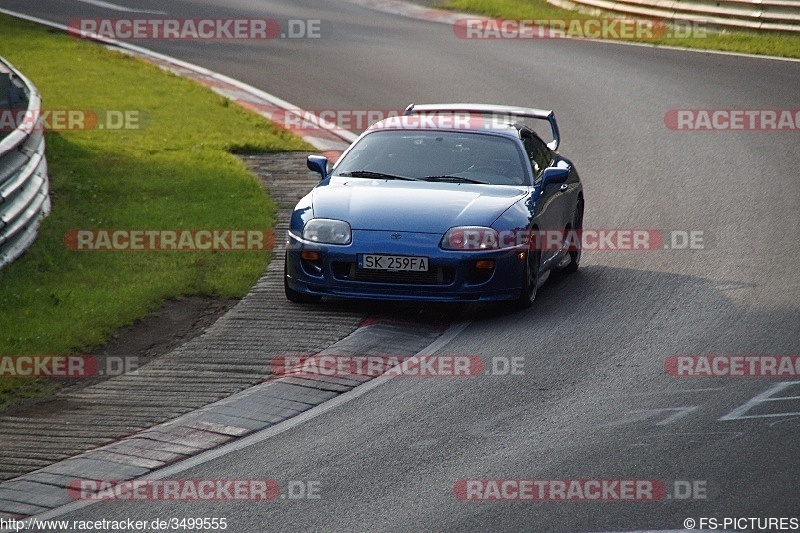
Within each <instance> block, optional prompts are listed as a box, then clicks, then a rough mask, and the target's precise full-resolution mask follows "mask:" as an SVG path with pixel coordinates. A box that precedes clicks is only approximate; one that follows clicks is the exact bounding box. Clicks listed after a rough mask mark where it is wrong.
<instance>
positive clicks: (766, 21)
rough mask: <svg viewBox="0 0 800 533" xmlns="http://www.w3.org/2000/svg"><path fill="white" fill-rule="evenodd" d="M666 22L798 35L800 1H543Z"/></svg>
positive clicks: (560, 5) (567, 6) (569, 7)
mask: <svg viewBox="0 0 800 533" xmlns="http://www.w3.org/2000/svg"><path fill="white" fill-rule="evenodd" d="M547 1H548V2H549V3H551V4H553V5H556V6H558V7H564V8H567V9H575V8H576V7H584V6H585V7H589V8H595V9H601V10H605V11H614V12H617V13H625V14H629V15H636V16H640V17H651V18H657V19H663V20H666V21H688V22H692V23H696V24H707V25H711V26H718V27H723V28H739V29H751V30H774V31H789V32H800V0H547Z"/></svg>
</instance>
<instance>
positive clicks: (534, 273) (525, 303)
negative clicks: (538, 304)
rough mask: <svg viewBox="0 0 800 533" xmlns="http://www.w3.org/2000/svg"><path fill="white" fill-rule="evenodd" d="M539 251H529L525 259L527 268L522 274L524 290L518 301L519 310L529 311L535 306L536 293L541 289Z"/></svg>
mask: <svg viewBox="0 0 800 533" xmlns="http://www.w3.org/2000/svg"><path fill="white" fill-rule="evenodd" d="M540 253H541V252H539V250H536V251H533V252H531V251H529V252H528V256H527V257H526V258H525V268H523V272H522V290H521V291H520V294H519V299H518V300H517V307H518V308H519V309H527V308H529V307H530V306H531V305H533V301H534V300H535V299H536V291H537V289H538V287H539V262H540V255H539V254H540Z"/></svg>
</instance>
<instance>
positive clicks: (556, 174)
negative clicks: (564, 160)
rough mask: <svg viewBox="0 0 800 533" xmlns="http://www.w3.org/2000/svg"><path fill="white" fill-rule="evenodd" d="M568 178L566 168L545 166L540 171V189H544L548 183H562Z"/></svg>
mask: <svg viewBox="0 0 800 533" xmlns="http://www.w3.org/2000/svg"><path fill="white" fill-rule="evenodd" d="M568 178H569V169H568V168H554V167H550V168H546V169H544V172H543V173H542V191H546V190H547V188H548V187H549V186H550V185H558V184H559V183H564V182H565V181H567V179H568Z"/></svg>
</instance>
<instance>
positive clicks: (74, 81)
mask: <svg viewBox="0 0 800 533" xmlns="http://www.w3.org/2000/svg"><path fill="white" fill-rule="evenodd" d="M0 35H2V36H3V37H2V50H0V55H3V56H4V57H5V58H6V59H7V60H9V61H10V62H11V63H12V64H14V66H15V67H17V68H18V69H19V70H20V71H21V72H23V73H24V74H25V75H26V76H27V77H28V78H29V79H31V81H33V83H34V84H35V85H36V86H37V87H38V89H39V91H40V92H41V93H42V97H43V107H44V108H45V109H99V110H102V109H106V110H116V109H132V110H140V111H141V112H142V113H145V114H146V115H147V116H148V118H149V120H148V123H147V125H146V127H145V128H143V129H140V130H121V131H108V130H89V131H58V132H56V131H50V132H47V133H46V142H47V159H48V163H49V167H50V171H49V175H50V179H51V196H52V200H53V212H52V214H51V215H50V216H49V217H48V218H46V219H45V220H44V222H43V223H42V226H41V228H40V234H39V238H38V240H37V241H36V242H35V244H34V245H33V246H32V247H31V248H30V249H29V250H28V252H27V253H26V254H24V255H23V256H22V257H21V258H20V259H18V260H17V261H16V262H14V263H12V264H11V265H9V266H7V267H5V268H4V269H2V270H0V309H2V312H0V355H17V354H20V355H21V354H68V353H85V352H86V351H88V350H91V349H92V348H94V347H96V346H98V345H100V344H102V343H103V342H104V341H106V340H107V339H108V338H109V336H110V335H111V334H112V333H113V332H114V331H115V330H117V329H118V328H120V327H122V326H125V325H128V324H131V323H132V322H134V321H135V320H136V319H138V318H141V317H143V316H145V315H146V314H147V313H148V312H151V311H152V310H154V309H156V308H158V307H159V306H160V305H161V304H162V303H163V302H164V301H165V299H170V298H176V297H179V296H182V295H211V296H220V297H238V296H242V295H244V294H245V293H246V292H247V290H248V289H249V288H250V287H251V286H252V285H253V284H254V283H255V281H256V280H257V279H258V276H259V275H260V274H261V273H262V272H263V271H264V268H265V266H266V265H267V263H268V261H269V258H270V252H267V251H259V252H228V253H225V252H78V251H71V250H68V249H67V248H66V247H65V245H64V243H63V239H64V234H65V233H66V232H67V231H69V230H71V229H82V228H109V229H112V228H113V229H124V228H135V229H175V228H221V229H231V228H239V229H263V228H269V227H271V226H272V224H273V222H274V216H275V211H276V208H275V205H274V203H273V202H272V201H271V200H270V199H269V198H268V196H267V195H266V193H265V192H264V190H263V188H262V187H261V186H260V185H259V183H258V182H257V180H256V178H255V177H254V176H253V175H252V174H250V173H249V172H248V171H247V169H246V168H245V167H244V165H243V164H242V163H241V161H239V160H238V158H237V157H236V156H235V155H233V154H232V153H231V151H237V150H239V151H241V150H247V151H284V150H312V148H311V147H310V146H308V145H307V144H305V143H304V142H302V141H301V140H300V139H299V138H297V137H295V136H293V135H291V134H289V133H287V132H285V131H284V130H280V129H278V128H275V127H274V126H272V125H271V124H270V123H269V122H267V121H265V120H264V119H263V118H261V117H259V116H258V115H256V114H254V113H251V112H248V111H245V110H243V109H241V108H239V107H238V106H235V105H230V102H229V101H227V100H226V99H224V98H221V97H220V96H218V95H216V94H215V93H213V92H211V91H210V90H208V89H206V88H204V87H201V86H200V85H198V84H196V83H194V82H191V81H187V80H184V79H182V78H180V77H178V76H175V75H173V74H170V73H167V72H164V71H162V70H161V69H159V68H157V67H155V66H152V65H149V64H147V63H145V62H143V61H140V60H137V59H133V58H130V57H128V56H126V55H123V54H120V53H118V52H114V51H110V50H107V49H106V48H104V47H101V46H98V45H95V44H92V43H88V42H84V41H80V40H77V39H74V38H71V37H68V36H66V35H63V34H60V33H56V32H52V31H49V30H46V29H42V28H40V27H37V26H34V25H32V24H28V23H25V22H20V21H16V20H14V19H11V18H8V17H5V16H0ZM52 389H53V386H52V384H50V383H47V382H41V381H36V380H30V379H16V378H15V379H8V378H0V409H2V407H3V406H6V405H8V404H9V403H11V402H13V401H14V400H15V399H16V398H20V397H25V396H35V395H40V394H47V393H50V392H51V391H52Z"/></svg>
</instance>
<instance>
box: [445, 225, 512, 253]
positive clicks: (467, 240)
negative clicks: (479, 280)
mask: <svg viewBox="0 0 800 533" xmlns="http://www.w3.org/2000/svg"><path fill="white" fill-rule="evenodd" d="M526 233H527V232H519V231H513V230H511V231H497V230H496V229H493V228H487V227H484V226H458V227H455V228H450V229H449V230H447V233H445V234H444V237H442V243H441V247H442V248H443V249H445V250H459V251H469V250H474V251H477V252H481V251H487V250H504V249H508V248H516V247H518V246H521V245H524V244H525V243H526V242H527V241H525V240H521V239H525V238H527V236H526V235H525V234H526Z"/></svg>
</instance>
